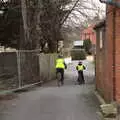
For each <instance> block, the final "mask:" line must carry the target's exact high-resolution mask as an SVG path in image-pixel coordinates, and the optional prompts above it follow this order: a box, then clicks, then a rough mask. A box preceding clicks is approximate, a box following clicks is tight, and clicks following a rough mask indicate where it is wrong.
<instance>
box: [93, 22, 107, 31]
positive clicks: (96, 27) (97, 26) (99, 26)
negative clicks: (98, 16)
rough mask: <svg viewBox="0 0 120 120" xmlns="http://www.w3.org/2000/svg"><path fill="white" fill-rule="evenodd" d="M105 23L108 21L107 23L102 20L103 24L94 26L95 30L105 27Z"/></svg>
mask: <svg viewBox="0 0 120 120" xmlns="http://www.w3.org/2000/svg"><path fill="white" fill-rule="evenodd" d="M105 23H106V21H105V20H102V21H101V22H99V23H98V24H96V25H95V26H94V29H95V30H96V29H98V28H101V27H103V26H105Z"/></svg>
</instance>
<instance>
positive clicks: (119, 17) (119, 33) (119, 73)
mask: <svg viewBox="0 0 120 120" xmlns="http://www.w3.org/2000/svg"><path fill="white" fill-rule="evenodd" d="M118 1H120V0H118ZM115 22H116V23H115V36H116V37H115V47H116V51H115V56H116V57H115V62H116V66H115V77H116V84H115V85H116V87H115V88H116V89H115V90H116V100H117V101H118V102H120V9H118V8H116V13H115Z"/></svg>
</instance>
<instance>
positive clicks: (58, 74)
mask: <svg viewBox="0 0 120 120" xmlns="http://www.w3.org/2000/svg"><path fill="white" fill-rule="evenodd" d="M61 77H62V76H61V73H60V72H58V73H57V85H58V86H60V85H61Z"/></svg>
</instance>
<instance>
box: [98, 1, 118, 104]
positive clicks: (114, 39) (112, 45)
mask: <svg viewBox="0 0 120 120" xmlns="http://www.w3.org/2000/svg"><path fill="white" fill-rule="evenodd" d="M116 1H120V0H116ZM98 46H99V42H98V41H97V56H96V58H97V62H96V86H97V89H98V91H99V92H100V93H101V94H102V95H103V97H104V98H105V100H106V101H112V100H116V101H117V102H119V103H120V8H115V7H113V6H107V17H106V39H105V41H104V48H103V49H102V50H100V49H99V47H98Z"/></svg>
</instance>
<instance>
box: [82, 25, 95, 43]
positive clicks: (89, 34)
mask: <svg viewBox="0 0 120 120" xmlns="http://www.w3.org/2000/svg"><path fill="white" fill-rule="evenodd" d="M93 28H94V25H92V26H89V27H88V28H86V29H84V30H83V31H82V32H81V35H80V39H81V40H86V39H90V40H91V42H92V44H93V45H96V33H95V31H94V29H93Z"/></svg>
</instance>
